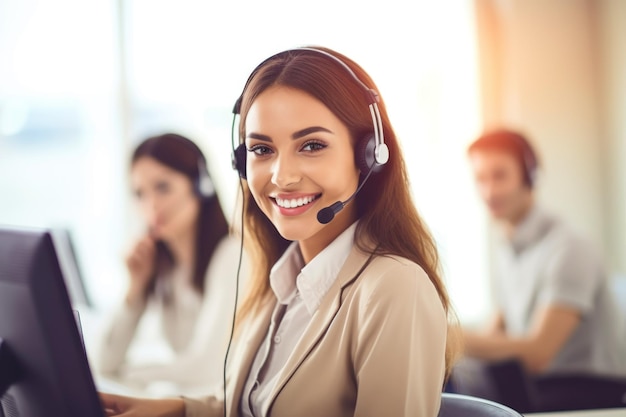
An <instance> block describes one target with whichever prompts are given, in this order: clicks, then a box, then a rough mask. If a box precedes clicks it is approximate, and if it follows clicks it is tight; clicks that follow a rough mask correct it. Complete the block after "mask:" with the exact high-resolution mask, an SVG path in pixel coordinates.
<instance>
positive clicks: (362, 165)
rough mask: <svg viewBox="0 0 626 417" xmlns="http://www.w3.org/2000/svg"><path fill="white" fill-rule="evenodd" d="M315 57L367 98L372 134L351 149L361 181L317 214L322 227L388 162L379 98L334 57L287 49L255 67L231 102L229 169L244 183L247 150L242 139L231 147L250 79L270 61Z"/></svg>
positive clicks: (300, 49) (305, 49)
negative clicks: (324, 60)
mask: <svg viewBox="0 0 626 417" xmlns="http://www.w3.org/2000/svg"><path fill="white" fill-rule="evenodd" d="M298 52H300V53H308V52H310V53H315V54H319V55H322V56H325V57H327V58H328V59H330V60H332V61H333V62H335V63H337V64H338V65H340V66H341V67H342V68H344V70H345V71H346V72H347V73H348V74H349V75H350V77H351V78H352V79H353V80H354V81H355V82H356V83H357V84H358V85H359V86H360V88H362V89H363V90H364V92H365V94H366V97H367V104H368V107H369V111H370V114H371V116H372V126H373V134H369V135H366V136H365V137H363V138H361V139H359V140H358V141H357V144H356V146H355V149H354V157H355V162H356V165H357V167H358V168H359V170H360V172H361V175H362V176H364V179H363V180H362V181H361V183H360V184H359V187H358V188H357V189H356V191H355V192H354V193H353V194H352V195H351V196H350V197H349V198H348V199H347V200H345V201H337V202H336V203H334V204H332V205H331V206H328V207H326V208H323V209H322V210H320V211H319V212H318V216H317V219H318V221H319V222H320V223H323V224H326V223H328V222H330V221H331V220H332V219H333V218H334V217H335V214H337V213H338V212H339V211H341V210H342V209H343V207H344V206H345V205H346V204H347V203H349V202H350V201H351V200H352V199H353V198H354V197H355V196H356V194H357V193H358V192H359V191H360V190H361V187H362V186H363V184H365V182H366V181H367V179H368V178H369V176H370V175H371V174H372V173H373V172H378V171H380V170H381V168H382V166H383V165H385V164H386V163H387V161H388V160H389V148H388V147H387V145H386V144H385V136H384V133H383V125H382V121H381V117H380V111H379V110H378V102H379V101H380V96H379V95H378V93H377V92H376V91H375V90H374V89H371V88H369V87H368V86H367V85H366V84H365V83H364V82H363V81H361V80H360V79H359V78H358V77H357V76H356V74H355V73H354V71H353V70H352V69H351V68H350V67H349V66H348V64H346V63H345V62H344V61H342V60H341V59H339V58H338V57H336V56H335V55H333V54H331V53H329V52H326V51H324V50H321V49H317V48H313V47H302V48H294V49H288V50H286V51H282V52H279V53H277V54H274V55H272V56H270V57H269V58H267V59H265V60H264V61H263V62H261V64H259V65H258V66H257V67H256V68H255V69H254V70H253V71H252V73H251V74H250V76H249V77H248V80H247V81H246V84H245V86H244V89H243V92H242V93H241V95H240V96H239V98H238V99H237V101H236V102H235V105H234V106H233V124H232V135H231V138H232V146H233V152H232V166H233V169H235V170H236V171H237V172H238V173H239V176H240V177H241V178H242V179H246V174H247V173H246V159H247V149H246V146H245V144H244V143H242V140H241V139H242V138H239V145H237V146H236V143H235V119H236V117H237V115H239V114H240V111H241V101H242V99H243V95H244V93H245V92H246V90H247V88H248V85H249V84H250V81H251V80H252V79H253V78H254V76H255V75H256V74H257V72H258V71H259V70H260V69H261V68H263V66H264V65H265V64H267V63H268V62H270V61H271V60H273V59H275V58H277V57H280V56H283V55H289V54H295V53H298Z"/></svg>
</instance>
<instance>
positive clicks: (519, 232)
mask: <svg viewBox="0 0 626 417" xmlns="http://www.w3.org/2000/svg"><path fill="white" fill-rule="evenodd" d="M552 223H553V220H552V217H551V216H550V215H549V214H548V213H547V212H546V211H544V210H542V209H541V208H540V207H538V206H537V205H536V204H535V205H534V206H533V207H532V208H531V209H530V211H529V212H528V214H526V217H524V219H523V220H522V222H521V223H520V224H519V225H518V226H517V228H516V229H515V231H514V232H513V236H511V238H510V239H509V244H510V245H511V247H512V249H513V250H514V251H515V252H516V253H520V252H522V251H523V250H524V249H526V248H527V247H529V246H531V245H533V244H534V243H535V242H537V241H538V240H539V239H541V238H542V237H543V236H544V235H545V234H546V233H547V232H548V230H549V229H550V227H551V226H552Z"/></svg>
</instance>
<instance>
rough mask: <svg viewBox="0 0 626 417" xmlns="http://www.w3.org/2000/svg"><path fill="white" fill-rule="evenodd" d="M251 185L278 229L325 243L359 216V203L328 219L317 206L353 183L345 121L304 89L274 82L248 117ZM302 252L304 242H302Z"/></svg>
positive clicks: (313, 244)
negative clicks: (321, 218) (320, 215)
mask: <svg viewBox="0 0 626 417" xmlns="http://www.w3.org/2000/svg"><path fill="white" fill-rule="evenodd" d="M245 126H246V138H245V144H246V148H247V149H248V156H247V168H246V169H247V178H248V186H249V188H250V191H251V193H252V195H253V197H254V199H255V201H256V203H257V204H258V206H259V207H260V208H261V210H262V211H263V213H264V214H265V215H266V216H267V217H268V218H269V219H270V221H271V222H272V223H273V224H274V226H275V227H276V228H277V230H278V231H279V232H280V234H281V235H282V236H283V237H284V238H285V239H288V240H297V241H300V243H301V249H303V246H305V245H307V246H308V247H310V248H311V250H312V251H313V252H314V253H313V255H314V254H316V253H318V252H319V251H320V250H322V249H323V248H324V247H325V246H326V245H328V244H329V243H330V242H331V241H332V240H334V239H335V237H337V236H338V235H339V234H340V233H341V232H342V231H343V230H345V229H346V228H347V227H348V226H349V225H350V224H352V223H353V222H354V221H355V220H356V207H355V206H354V202H352V203H350V204H348V205H347V206H346V207H345V208H344V209H343V210H342V211H341V212H339V214H337V216H335V218H334V220H332V221H331V222H330V223H328V224H326V225H323V224H321V223H320V222H318V221H317V213H318V211H319V210H321V209H322V208H324V207H327V206H330V205H331V204H333V203H335V202H336V201H343V200H346V199H347V198H348V197H350V195H352V193H353V192H354V191H355V190H356V188H357V186H358V181H359V170H358V168H357V167H356V164H355V162H354V151H353V146H352V140H351V138H350V134H349V132H348V129H347V127H346V126H345V125H344V124H343V123H342V122H341V121H340V120H339V119H338V118H337V117H336V116H335V115H334V114H333V113H332V112H331V111H330V110H329V109H328V108H327V107H326V106H325V105H324V104H323V103H322V102H320V101H318V100H317V99H315V98H313V97H312V96H310V95H308V94H307V93H305V92H303V91H301V90H297V89H293V88H288V87H283V86H274V87H270V88H269V89H267V90H265V91H264V92H263V93H261V94H260V95H259V96H258V97H257V98H256V99H255V101H254V102H253V103H252V106H251V107H250V110H249V112H248V114H247V116H246V120H245ZM303 252H304V249H303Z"/></svg>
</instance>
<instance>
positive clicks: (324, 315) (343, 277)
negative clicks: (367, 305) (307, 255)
mask: <svg viewBox="0 0 626 417" xmlns="http://www.w3.org/2000/svg"><path fill="white" fill-rule="evenodd" d="M371 259H372V256H371V255H369V254H365V253H363V252H361V251H359V250H358V249H357V248H356V246H355V247H353V248H352V251H351V252H350V255H349V256H348V258H347V259H346V262H345V263H344V265H343V266H342V268H341V270H340V271H339V274H338V275H337V279H336V280H335V282H334V283H333V285H332V286H331V287H330V289H329V290H328V293H326V295H325V296H324V298H323V299H322V302H321V304H320V306H319V308H318V309H317V311H316V312H315V313H314V314H313V317H312V318H311V322H310V323H309V326H308V327H307V329H306V330H305V331H304V333H303V334H302V338H301V339H300V341H299V342H298V344H297V345H296V347H295V348H294V351H293V352H292V354H291V355H290V356H289V359H288V360H287V363H286V364H285V366H284V367H283V370H282V371H281V373H280V377H279V379H278V383H277V384H276V386H275V387H274V390H273V391H272V394H271V396H270V398H271V401H270V405H269V408H268V410H271V408H272V405H273V403H274V401H275V400H276V396H277V395H278V394H279V393H280V391H281V390H282V388H283V387H284V386H285V384H286V383H287V382H288V381H289V379H290V378H291V376H292V375H293V374H294V372H295V371H296V370H297V369H298V367H299V366H300V365H301V364H302V362H303V361H304V359H305V358H306V357H307V356H308V355H309V353H310V352H311V350H312V349H313V348H314V347H315V345H316V344H317V343H318V341H319V340H320V339H321V338H322V337H323V335H324V333H325V332H326V329H327V328H328V326H330V323H331V322H332V320H333V318H334V317H335V315H336V314H337V311H338V310H339V307H341V293H342V290H343V288H344V287H346V286H347V285H349V284H350V283H351V282H352V281H354V280H355V279H356V278H358V276H359V275H360V274H361V272H362V271H363V270H364V269H365V267H366V266H367V265H368V264H369V262H370V261H371Z"/></svg>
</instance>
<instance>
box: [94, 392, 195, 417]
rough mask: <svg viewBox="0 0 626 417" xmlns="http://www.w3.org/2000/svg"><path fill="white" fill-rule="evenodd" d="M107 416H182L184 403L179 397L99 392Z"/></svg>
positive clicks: (183, 414)
mask: <svg viewBox="0 0 626 417" xmlns="http://www.w3.org/2000/svg"><path fill="white" fill-rule="evenodd" d="M100 401H102V406H103V408H104V413H105V415H106V416H107V417H112V416H117V417H184V416H185V403H184V402H183V400H182V399H180V398H170V399H159V400H157V399H145V398H132V397H124V396H121V395H114V394H105V393H100Z"/></svg>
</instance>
